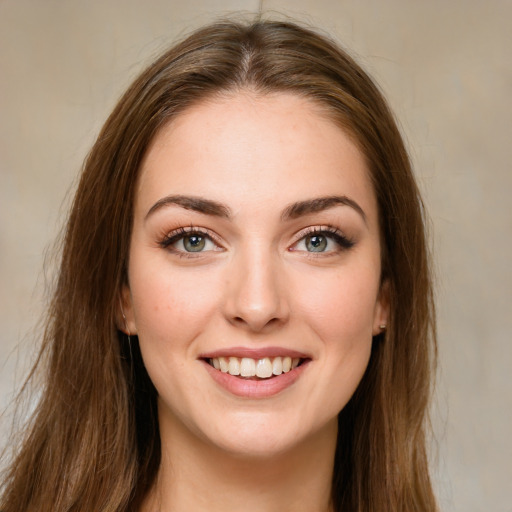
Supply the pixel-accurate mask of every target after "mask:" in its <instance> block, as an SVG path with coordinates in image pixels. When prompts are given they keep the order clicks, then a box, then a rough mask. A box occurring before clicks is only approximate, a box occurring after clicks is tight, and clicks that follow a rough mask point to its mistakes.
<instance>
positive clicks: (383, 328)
mask: <svg viewBox="0 0 512 512" xmlns="http://www.w3.org/2000/svg"><path fill="white" fill-rule="evenodd" d="M386 328H387V325H386V324H380V325H379V329H380V330H381V331H385V330H386Z"/></svg>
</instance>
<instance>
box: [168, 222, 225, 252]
mask: <svg viewBox="0 0 512 512" xmlns="http://www.w3.org/2000/svg"><path fill="white" fill-rule="evenodd" d="M193 234H198V235H201V236H204V237H205V238H208V239H210V240H211V241H212V242H213V243H214V244H215V245H216V246H217V247H218V248H219V249H224V246H223V244H222V242H221V240H220V237H219V236H218V235H217V234H216V233H214V232H213V231H211V230H210V229H208V228H202V227H199V226H193V225H190V226H181V227H179V228H176V229H173V230H171V231H169V232H167V233H166V234H165V235H164V236H163V237H162V238H161V239H160V241H159V242H158V244H159V245H160V246H161V247H163V248H164V249H169V248H170V247H171V245H172V244H173V243H175V242H177V241H178V240H179V239H180V238H183V237H184V236H186V235H193ZM176 252H179V253H181V252H182V251H176ZM204 252H208V251H204ZM191 254H192V253H191ZM197 254H200V253H197Z"/></svg>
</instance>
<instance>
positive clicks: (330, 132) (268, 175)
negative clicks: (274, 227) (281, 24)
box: [136, 91, 376, 215]
mask: <svg viewBox="0 0 512 512" xmlns="http://www.w3.org/2000/svg"><path fill="white" fill-rule="evenodd" d="M171 193H172V194H191V193H193V194H195V195H200V196H204V197H209V198H213V199H215V200H219V201H222V202H225V203H227V204H230V205H232V206H233V208H234V209H235V210H237V209H240V208H242V207H244V206H249V205H258V204H259V205H260V207H265V205H267V206H274V205H275V204H276V203H278V202H283V203H284V202H286V201H288V202H292V201H296V200H302V199H307V198H309V197H313V196H328V195H334V194H343V195H351V196H354V199H355V200H356V201H358V202H359V203H360V204H361V203H362V204H361V206H363V208H364V209H365V210H368V212H369V214H370V215H371V214H372V212H374V211H375V210H376V208H375V198H374V191H373V187H372V185H371V181H370V178H369V174H368V168H367V165H366V161H365V158H364V155H363V154H362V153H361V151H360V150H359V149H358V147H357V145H356V144H355V143H354V142H353V141H352V138H351V137H350V136H349V135H348V134H347V133H346V132H345V131H344V130H343V129H342V128H340V127H339V126H338V125H336V124H335V123H334V122H333V121H332V120H331V119H330V118H329V117H328V115H326V113H325V112H324V111H323V110H322V108H321V107H319V106H318V105H317V104H315V103H314V102H313V101H311V100H308V99H305V98H303V97H300V96H298V95H296V94H289V93H277V94H271V95H269V94H265V95H263V94H258V93H255V92H252V91H242V92H240V91H239V92H236V93H229V94H224V95H222V96H217V97H214V98H210V99H208V100H206V101H203V102H201V103H198V104H195V105H194V106H192V107H190V108H188V109H187V110H185V111H184V112H183V113H181V114H180V115H179V116H177V117H176V118H175V119H173V120H172V121H171V122H169V123H168V124H167V125H166V126H165V127H164V128H163V129H162V130H161V131H160V132H159V133H158V134H157V136H156V137H155V139H154V140H153V142H152V144H151V146H150V147H149V149H148V152H147V154H146V156H145V159H144V161H143V164H142V168H141V174H140V179H139V187H138V197H137V203H147V202H150V201H151V200H158V199H159V197H161V196H163V195H166V194H171ZM136 206H137V205H136ZM149 206H150V205H149ZM375 215H376V213H375Z"/></svg>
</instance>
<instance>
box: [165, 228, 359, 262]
mask: <svg viewBox="0 0 512 512" xmlns="http://www.w3.org/2000/svg"><path fill="white" fill-rule="evenodd" d="M191 235H197V236H200V237H202V238H204V239H207V240H209V241H211V242H212V243H214V244H215V245H216V246H217V247H219V248H220V249H222V245H221V244H220V242H219V241H218V239H217V236H216V235H215V234H213V233H212V232H210V231H209V230H208V229H205V228H197V227H195V226H189V227H180V228H178V229H175V230H173V231H171V232H170V233H168V234H167V235H166V236H165V237H164V238H163V239H162V240H161V241H160V242H159V245H160V247H162V248H163V249H167V250H169V251H172V252H173V253H174V254H177V255H178V256H179V257H184V258H194V257H198V256H200V255H201V253H202V252H204V251H198V252H197V253H194V252H188V251H182V250H178V249H175V248H173V247H172V246H173V244H175V243H176V242H179V241H180V240H181V239H183V238H184V237H185V236H191ZM313 235H316V236H324V237H326V238H329V239H331V240H333V241H334V242H335V243H336V244H337V245H338V246H339V251H327V252H325V251H319V252H318V253H316V254H315V252H313V251H305V252H307V253H308V255H309V256H311V257H319V256H325V255H326V254H332V253H333V252H340V251H345V250H349V249H351V248H352V247H353V246H354V245H355V242H354V241H353V240H352V239H350V238H348V237H347V236H345V235H344V234H343V233H342V232H341V231H340V230H339V229H337V228H335V227H333V226H314V227H309V228H306V229H305V230H303V231H301V232H300V233H299V234H298V235H297V236H296V237H295V241H294V242H293V244H292V245H291V247H290V248H289V250H290V251H294V250H296V249H294V247H295V246H296V245H297V244H298V243H299V242H301V241H302V240H304V239H305V238H306V237H308V236H313Z"/></svg>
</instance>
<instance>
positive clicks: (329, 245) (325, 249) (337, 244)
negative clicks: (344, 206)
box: [291, 228, 354, 253]
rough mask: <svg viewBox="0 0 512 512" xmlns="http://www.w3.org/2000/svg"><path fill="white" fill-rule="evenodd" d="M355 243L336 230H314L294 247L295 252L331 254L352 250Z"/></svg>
mask: <svg viewBox="0 0 512 512" xmlns="http://www.w3.org/2000/svg"><path fill="white" fill-rule="evenodd" d="M353 245H354V242H353V241H352V240H350V239H349V238H347V237H346V236H345V235H343V234H342V233H341V232H340V231H339V230H338V229H335V228H312V229H310V231H309V232H307V233H306V234H305V235H303V236H302V238H300V239H299V240H298V241H297V242H296V243H295V244H294V245H293V246H292V247H291V250H293V251H304V252H308V253H331V252H339V251H342V250H344V249H350V248H351V247H352V246H353Z"/></svg>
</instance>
